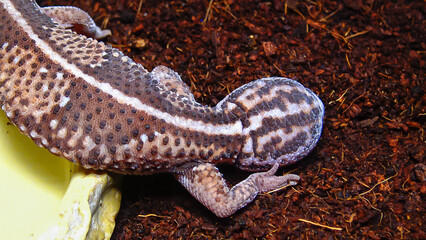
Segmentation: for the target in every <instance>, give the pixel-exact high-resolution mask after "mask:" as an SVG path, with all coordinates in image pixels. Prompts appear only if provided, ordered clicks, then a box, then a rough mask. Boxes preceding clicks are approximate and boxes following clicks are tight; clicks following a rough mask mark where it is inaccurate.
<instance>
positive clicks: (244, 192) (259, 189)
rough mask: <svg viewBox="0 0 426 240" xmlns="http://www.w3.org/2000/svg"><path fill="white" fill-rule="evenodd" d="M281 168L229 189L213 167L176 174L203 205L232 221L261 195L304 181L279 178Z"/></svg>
mask: <svg viewBox="0 0 426 240" xmlns="http://www.w3.org/2000/svg"><path fill="white" fill-rule="evenodd" d="M277 169H278V164H276V165H274V166H273V167H272V168H271V169H270V170H269V171H267V172H261V173H254V174H251V175H250V176H249V177H248V178H247V179H245V180H244V181H242V182H240V183H238V184H237V185H235V186H234V187H233V188H231V189H229V188H228V186H227V184H226V182H225V180H224V178H223V177H222V174H221V173H220V172H219V170H218V169H217V168H216V167H215V166H214V165H212V164H210V163H197V164H194V163H192V164H191V165H188V166H187V167H185V166H183V167H181V168H179V170H176V171H175V172H174V175H175V177H176V178H177V180H178V181H179V182H180V183H181V184H182V185H183V186H184V187H185V188H186V189H187V190H188V191H189V192H190V193H191V194H192V196H194V197H195V198H196V199H197V200H198V201H199V202H200V203H202V204H203V205H204V206H205V207H207V208H208V209H210V210H211V211H212V212H213V213H214V214H216V215H217V216H218V217H228V216H230V215H232V214H233V213H235V212H236V211H237V210H238V209H240V208H242V207H244V206H246V205H247V204H248V203H250V202H251V201H253V199H254V198H255V197H256V196H257V194H259V193H263V192H268V191H271V190H275V189H279V188H282V187H286V186H290V185H295V184H297V181H298V180H299V179H300V178H299V176H297V175H294V174H287V175H284V176H275V175H274V174H275V172H276V171H277Z"/></svg>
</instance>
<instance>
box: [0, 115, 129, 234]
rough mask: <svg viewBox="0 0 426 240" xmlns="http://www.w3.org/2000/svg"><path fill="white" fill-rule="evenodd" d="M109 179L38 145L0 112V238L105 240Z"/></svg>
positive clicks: (111, 198) (113, 196)
mask: <svg viewBox="0 0 426 240" xmlns="http://www.w3.org/2000/svg"><path fill="white" fill-rule="evenodd" d="M115 181H116V180H115V179H114V178H112V177H110V176H109V175H108V174H105V173H96V172H93V171H86V170H82V169H80V168H78V167H76V166H75V165H74V164H71V163H70V162H68V161H67V160H65V159H63V158H59V157H56V156H54V155H53V154H51V153H49V152H48V151H47V150H46V149H42V148H40V147H38V146H37V145H36V144H34V143H33V142H32V141H31V139H29V138H28V137H26V136H24V135H23V134H21V133H20V132H19V130H18V128H16V127H15V126H13V125H12V124H10V122H9V121H8V119H7V118H6V116H5V114H4V112H3V111H0V239H9V240H13V239H86V238H87V239H109V238H110V236H111V234H112V231H113V229H114V224H115V223H114V218H115V215H116V214H117V212H118V210H119V206H120V200H121V193H120V191H119V190H118V188H117V187H116V185H117V184H115V183H114V182H115Z"/></svg>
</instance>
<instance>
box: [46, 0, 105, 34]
mask: <svg viewBox="0 0 426 240" xmlns="http://www.w3.org/2000/svg"><path fill="white" fill-rule="evenodd" d="M40 10H41V11H42V12H43V13H44V14H46V15H47V16H49V17H50V18H52V19H53V20H54V21H55V22H57V23H59V25H61V26H62V27H64V28H74V30H76V32H79V33H82V34H84V35H86V36H89V37H93V38H95V39H101V38H104V37H106V36H108V35H111V31H110V30H101V29H100V28H99V27H98V26H97V25H96V23H95V22H94V21H93V19H92V18H91V17H90V16H89V14H87V13H86V12H85V11H83V10H81V9H80V8H76V7H62V6H61V7H59V6H58V7H42V8H40Z"/></svg>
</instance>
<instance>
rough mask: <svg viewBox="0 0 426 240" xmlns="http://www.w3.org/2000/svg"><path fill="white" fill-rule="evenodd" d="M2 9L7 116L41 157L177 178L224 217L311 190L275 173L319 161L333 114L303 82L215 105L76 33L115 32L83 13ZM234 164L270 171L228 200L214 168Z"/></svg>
mask: <svg viewBox="0 0 426 240" xmlns="http://www.w3.org/2000/svg"><path fill="white" fill-rule="evenodd" d="M0 3H1V4H0V11H1V19H0V105H1V107H2V109H3V110H4V111H5V112H6V114H7V116H8V117H9V119H10V120H11V122H12V123H13V124H15V125H16V126H17V127H18V128H19V129H20V130H21V131H22V132H23V133H24V134H26V135H28V136H30V137H31V138H32V139H33V140H34V142H36V143H37V144H38V145H39V146H41V147H45V148H47V149H49V150H50V151H51V152H52V153H53V154H56V155H60V156H63V157H65V158H67V159H69V160H70V161H72V162H75V163H78V164H81V165H82V166H84V167H85V168H92V169H100V170H108V171H114V172H119V173H124V174H150V173H155V172H164V171H168V172H171V173H173V174H174V175H175V176H176V178H177V179H178V180H179V181H180V182H181V183H182V184H183V185H184V186H185V187H186V188H187V189H188V190H189V191H190V192H191V194H192V195H194V197H196V198H197V199H198V200H199V201H200V202H202V203H203V204H204V205H205V206H206V207H208V208H209V209H210V210H212V211H213V212H214V213H215V214H216V215H218V216H220V217H226V216H229V215H231V214H233V213H234V212H235V211H236V210H238V209H239V208H241V207H243V206H245V205H246V204H247V203H249V202H250V201H252V200H253V199H254V197H255V196H256V195H257V194H258V193H259V192H265V191H269V190H272V189H277V188H279V187H282V186H286V185H293V184H296V182H297V181H298V180H299V177H298V176H297V175H293V174H289V175H285V176H274V175H273V174H274V173H275V172H276V170H277V168H278V166H279V165H281V166H282V165H286V164H289V163H293V162H295V161H297V160H299V159H300V158H302V157H304V156H305V155H307V154H308V153H309V152H310V151H311V150H312V149H313V148H314V146H315V145H316V143H317V141H318V139H319V137H320V134H321V129H322V121H323V116H324V106H323V104H322V102H321V100H320V99H319V98H318V97H317V96H316V95H315V94H314V93H313V92H312V91H310V90H309V89H306V88H305V87H303V86H302V85H301V84H300V83H298V82H296V81H294V80H290V79H286V78H281V77H272V78H264V79H260V80H257V81H254V82H251V83H248V84H246V85H244V86H241V87H240V88H238V89H236V90H235V91H233V92H232V93H231V94H230V95H228V96H227V97H226V98H225V99H223V100H222V101H221V102H220V103H218V104H217V106H215V107H208V106H203V105H201V104H199V103H197V102H196V101H195V99H194V96H193V95H192V93H191V92H190V90H189V88H188V86H187V85H186V84H185V83H184V82H183V81H182V80H181V79H180V77H179V75H178V74H177V73H176V72H174V71H173V70H171V69H169V68H167V67H164V66H159V67H157V68H155V69H154V70H153V71H151V72H148V71H147V70H146V69H145V68H144V67H143V66H142V65H140V64H137V63H135V62H133V61H132V60H131V59H130V58H128V57H126V56H124V55H123V53H121V52H120V51H119V50H117V49H114V48H112V47H111V46H109V45H105V44H104V43H102V42H98V41H97V40H94V39H92V38H87V37H85V36H82V35H78V34H76V33H74V32H72V31H71V30H66V29H64V27H69V26H70V24H71V23H76V24H80V25H82V26H84V29H85V31H86V32H87V33H88V34H92V35H93V36H94V37H102V36H105V35H107V34H108V33H109V32H108V31H107V30H104V31H101V30H100V29H99V28H98V27H96V25H94V23H93V20H92V19H91V18H90V17H89V16H88V15H87V14H86V13H85V12H83V11H82V10H79V9H76V8H70V7H49V8H40V7H39V6H38V5H37V4H36V3H35V2H34V1H33V0H0ZM46 14H48V15H49V16H50V17H53V18H54V19H55V20H56V21H58V22H60V24H61V25H62V26H61V25H59V24H58V23H57V22H55V21H53V20H52V18H50V17H48V16H47V15H46ZM59 16H62V17H59ZM64 16H65V17H64ZM70 16H71V17H70ZM73 16H78V17H77V18H74V17H73ZM223 162H224V163H230V164H235V165H237V166H238V167H239V168H241V169H245V170H252V171H260V170H267V169H270V170H269V171H267V172H262V173H254V174H252V175H251V176H250V177H249V178H248V179H246V180H245V181H243V182H241V183H239V184H238V185H236V186H234V187H233V188H232V189H228V187H227V186H226V184H225V182H224V180H223V178H222V176H221V175H220V173H219V172H218V170H217V168H216V167H214V165H215V164H218V163H223Z"/></svg>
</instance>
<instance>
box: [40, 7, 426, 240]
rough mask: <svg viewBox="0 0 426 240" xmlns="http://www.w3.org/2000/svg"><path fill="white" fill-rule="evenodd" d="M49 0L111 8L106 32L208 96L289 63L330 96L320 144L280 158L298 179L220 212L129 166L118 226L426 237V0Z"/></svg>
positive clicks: (205, 99) (235, 233) (184, 234)
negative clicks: (228, 213) (289, 162)
mask: <svg viewBox="0 0 426 240" xmlns="http://www.w3.org/2000/svg"><path fill="white" fill-rule="evenodd" d="M45 2H49V3H51V4H53V5H58V4H61V5H74V6H78V7H81V8H83V9H84V10H87V11H88V12H89V14H90V15H92V16H94V18H95V20H96V22H97V23H99V24H101V23H102V21H107V25H106V27H107V28H108V29H110V30H112V32H113V36H110V37H108V38H107V39H106V42H108V43H109V44H112V45H113V46H115V47H117V48H119V49H121V50H122V51H123V52H124V53H125V54H126V55H128V56H130V57H131V58H133V59H134V60H135V61H136V62H139V63H141V64H143V65H144V66H145V67H146V68H147V69H148V70H152V69H153V68H154V67H155V66H157V65H165V66H168V67H170V68H172V69H174V70H175V71H177V72H178V73H180V74H181V76H182V79H183V80H184V81H185V82H186V83H187V84H188V85H190V86H191V90H192V91H193V92H194V94H195V97H196V99H197V100H198V101H200V102H202V103H203V104H208V105H214V104H216V103H217V102H218V101H220V99H222V98H223V97H224V96H226V95H227V94H228V93H229V92H230V91H232V90H233V89H235V88H237V87H239V86H241V85H243V84H244V83H247V82H250V81H252V80H255V79H258V78H261V77H267V76H285V77H289V78H293V79H296V80H298V81H300V82H301V83H302V84H304V85H305V86H306V87H309V88H311V89H312V90H313V91H314V92H316V93H317V94H318V95H319V96H320V98H321V99H322V100H323V102H324V105H325V107H326V119H325V124H324V130H323V135H322V138H321V139H320V142H319V144H318V145H317V147H316V149H315V150H314V151H313V152H312V153H311V154H310V155H309V156H308V157H307V158H305V159H304V160H302V161H300V162H299V163H297V164H295V165H293V166H290V167H288V168H285V169H284V171H285V172H287V171H292V172H293V173H296V174H299V175H300V177H301V178H302V180H301V182H300V183H299V185H297V186H295V187H292V188H290V189H286V190H283V191H280V192H276V193H272V194H270V195H262V196H259V197H258V198H257V199H256V200H255V201H254V202H253V203H252V204H250V205H249V206H248V207H246V208H244V209H242V210H240V211H239V212H237V214H235V215H234V216H232V217H230V218H226V219H219V218H217V217H215V216H214V215H213V214H212V213H210V212H209V211H207V210H206V209H205V208H204V207H203V206H202V205H201V204H199V203H198V202H197V201H196V200H194V199H193V198H192V197H191V196H190V195H189V193H187V192H186V191H185V189H184V188H183V187H181V186H180V185H179V184H178V183H177V181H176V180H175V179H173V177H171V176H170V175H168V174H160V175H154V176H141V177H132V176H128V177H125V179H124V181H123V202H122V208H121V210H120V213H119V215H118V217H117V226H116V230H115V232H114V235H113V238H112V239H151V238H153V239H169V238H173V239H179V238H181V239H187V238H190V239H223V238H227V239H241V238H246V239H256V238H257V239H262V238H268V239H286V238H288V239H335V238H343V239H425V238H426V233H425V232H426V227H425V226H424V224H425V223H426V214H425V207H426V206H425V197H426V195H425V194H426V165H425V149H426V144H425V134H424V129H425V102H426V97H425V94H424V90H425V85H426V84H425V80H424V78H425V71H424V69H425V63H426V62H425V57H424V54H425V41H424V39H426V36H425V35H426V34H425V33H426V29H425V26H426V20H425V5H424V2H423V1H402V0H396V1H384V0H376V1H372V0H365V1H362V0H344V1H332V0H322V1H295V0H292V1H290V0H289V1H287V3H285V2H284V1H279V0H274V1H237V0H235V1H232V0H228V1H211V2H212V4H211V6H210V7H209V2H210V1H207V0H205V1H195V0H190V1H156V0H145V1H141V2H142V5H141V8H140V12H139V13H138V12H137V9H138V5H139V3H140V1H136V0H134V1H130V0H129V1H125V0H102V1H93V0H85V1H80V0H76V1H45ZM206 15H207V16H208V18H206ZM224 172H225V176H226V177H228V179H231V180H230V182H231V183H235V182H238V181H239V180H241V179H243V178H245V177H246V176H247V173H245V172H242V171H239V170H237V169H234V168H232V167H225V169H224Z"/></svg>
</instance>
